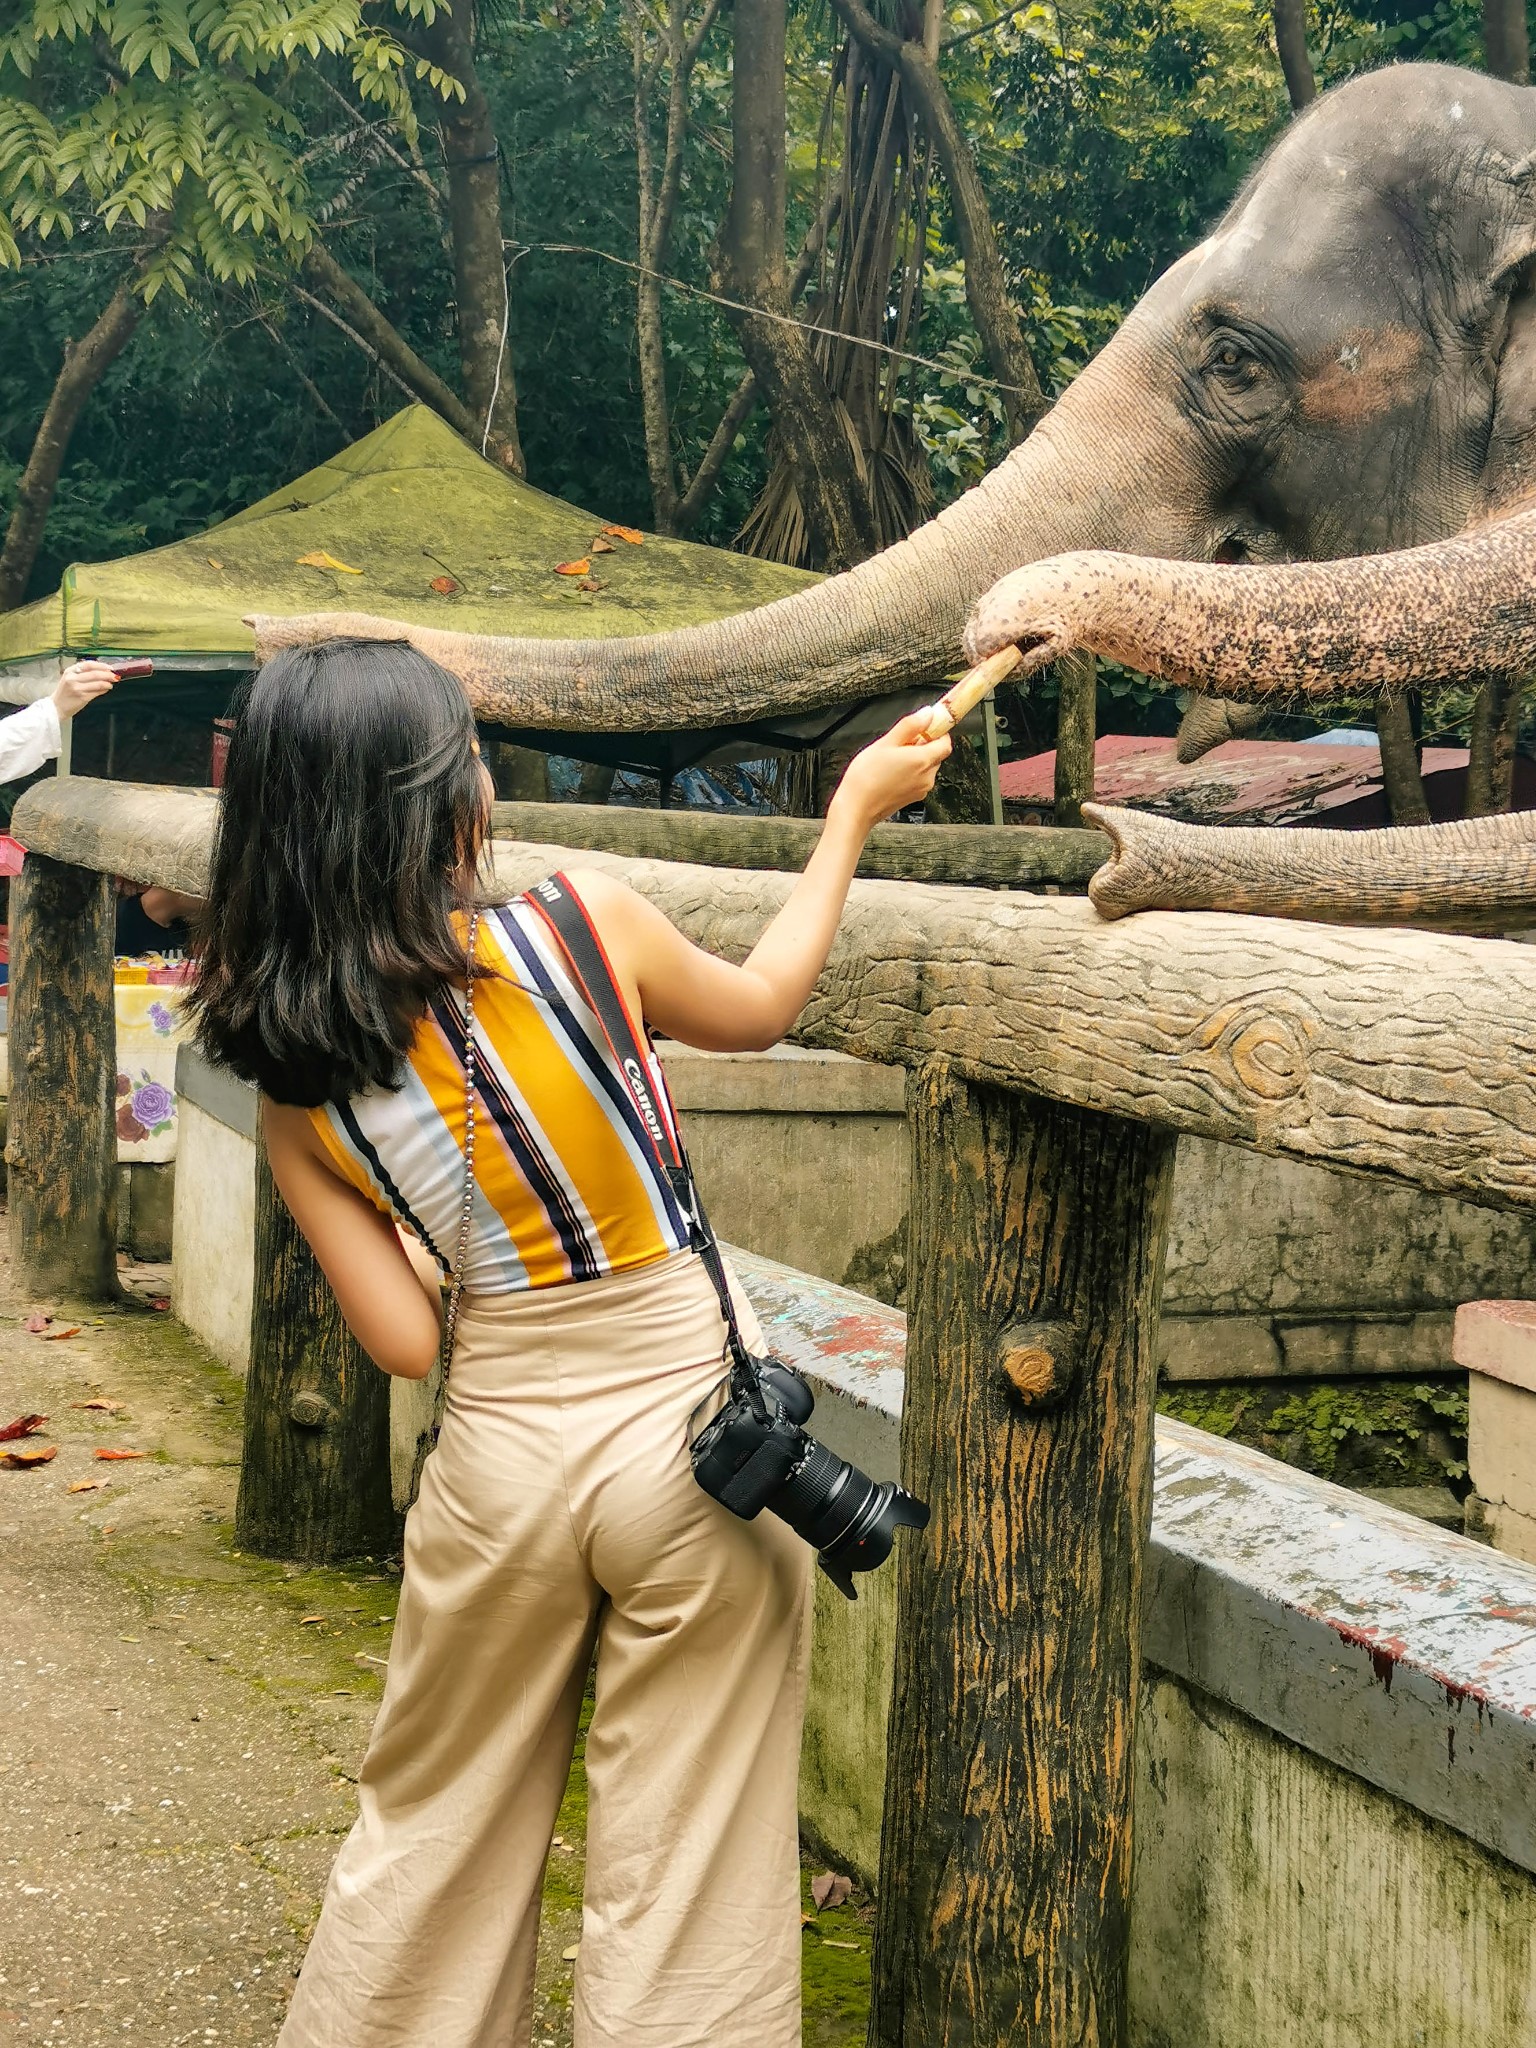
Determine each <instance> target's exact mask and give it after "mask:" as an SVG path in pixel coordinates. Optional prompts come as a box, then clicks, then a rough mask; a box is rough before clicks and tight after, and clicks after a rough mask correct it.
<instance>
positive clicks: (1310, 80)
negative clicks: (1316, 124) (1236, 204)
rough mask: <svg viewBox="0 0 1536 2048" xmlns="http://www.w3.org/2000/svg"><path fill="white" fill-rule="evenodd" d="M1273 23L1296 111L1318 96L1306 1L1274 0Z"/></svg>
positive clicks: (1295, 112) (1287, 88) (1298, 111)
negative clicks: (1309, 44)
mask: <svg viewBox="0 0 1536 2048" xmlns="http://www.w3.org/2000/svg"><path fill="white" fill-rule="evenodd" d="M1522 4H1523V0H1522ZM1274 22H1275V50H1276V52H1277V54H1278V56H1279V58H1280V69H1281V70H1282V71H1283V72H1284V73H1285V89H1286V92H1287V93H1288V94H1289V95H1290V101H1291V112H1292V113H1293V114H1299V113H1300V112H1301V111H1302V109H1303V108H1304V107H1310V106H1311V104H1312V102H1313V101H1314V100H1315V99H1316V98H1317V78H1316V75H1315V74H1314V72H1313V70H1312V59H1311V58H1310V57H1309V56H1308V54H1307V0H1274Z"/></svg>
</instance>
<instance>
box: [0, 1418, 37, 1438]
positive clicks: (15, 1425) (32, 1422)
mask: <svg viewBox="0 0 1536 2048" xmlns="http://www.w3.org/2000/svg"><path fill="white" fill-rule="evenodd" d="M47 1420H48V1418H47V1416H46V1415H18V1416H17V1418H16V1420H15V1421H14V1422H8V1423H7V1424H6V1425H5V1427H4V1429H0V1444H12V1443H14V1442H15V1441H16V1439H17V1437H19V1436H35V1435H36V1434H37V1432H38V1430H40V1429H41V1428H42V1426H43V1424H44V1423H45V1422H46V1421H47Z"/></svg>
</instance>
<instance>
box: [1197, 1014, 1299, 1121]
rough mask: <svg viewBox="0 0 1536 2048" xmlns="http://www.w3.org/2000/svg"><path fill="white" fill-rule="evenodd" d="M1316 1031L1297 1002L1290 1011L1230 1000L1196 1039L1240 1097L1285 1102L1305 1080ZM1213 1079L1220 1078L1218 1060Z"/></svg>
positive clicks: (1210, 1018) (1296, 1091) (1297, 1091)
mask: <svg viewBox="0 0 1536 2048" xmlns="http://www.w3.org/2000/svg"><path fill="white" fill-rule="evenodd" d="M1315 1033H1316V1024H1315V1021H1314V1019H1313V1018H1312V1017H1311V1016H1310V1015H1308V1014H1307V1013H1306V1012H1305V1010H1303V1009H1301V1008H1300V1007H1299V1006H1298V1007H1297V1008H1296V1009H1295V1010H1294V1011H1292V1010H1290V1009H1284V1010H1282V1009H1276V1008H1270V1007H1267V1006H1266V1007H1264V1008H1260V1007H1259V1005H1258V1004H1257V1003H1251V1002H1243V1003H1231V1004H1227V1005H1226V1006H1224V1007H1223V1008H1222V1009H1220V1010H1218V1011H1217V1012H1216V1013H1215V1015H1214V1016H1212V1017H1209V1018H1208V1019H1207V1020H1206V1022H1205V1025H1204V1026H1203V1028H1202V1029H1201V1030H1200V1031H1199V1032H1198V1033H1197V1034H1196V1043H1197V1044H1198V1046H1199V1047H1200V1049H1201V1050H1202V1051H1209V1052H1211V1053H1214V1054H1215V1055H1216V1058H1217V1061H1218V1062H1224V1063H1225V1065H1226V1067H1227V1069H1228V1071H1229V1074H1230V1078H1231V1080H1232V1081H1233V1082H1235V1083H1236V1086H1237V1089H1238V1091H1239V1093H1240V1095H1241V1096H1254V1095H1256V1096H1258V1097H1259V1099H1260V1101H1262V1102H1284V1101H1286V1100H1287V1099H1288V1098H1289V1097H1290V1096H1293V1095H1300V1094H1301V1092H1302V1090H1303V1089H1304V1088H1305V1087H1306V1085H1307V1077H1308V1074H1309V1072H1310V1069H1311V1043H1312V1039H1313V1037H1314V1036H1315ZM1215 1078H1217V1079H1220V1078H1222V1075H1221V1066H1220V1064H1218V1065H1217V1067H1216V1073H1215Z"/></svg>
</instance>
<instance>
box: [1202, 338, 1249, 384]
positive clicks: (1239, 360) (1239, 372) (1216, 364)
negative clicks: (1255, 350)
mask: <svg viewBox="0 0 1536 2048" xmlns="http://www.w3.org/2000/svg"><path fill="white" fill-rule="evenodd" d="M1205 366H1206V368H1207V369H1208V370H1214V371H1215V372H1216V374H1217V375H1218V376H1219V377H1240V376H1244V375H1248V374H1251V372H1252V371H1253V370H1254V369H1255V368H1256V367H1257V366H1256V364H1255V362H1254V359H1253V357H1252V356H1251V355H1250V354H1249V353H1248V351H1247V350H1246V349H1245V348H1243V347H1242V346H1241V345H1240V344H1239V343H1237V342H1235V341H1230V340H1222V341H1218V342H1217V344H1216V346H1215V347H1214V348H1213V349H1212V350H1211V352H1210V354H1209V355H1208V356H1207V357H1206V364H1205Z"/></svg>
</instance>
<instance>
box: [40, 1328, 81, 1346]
mask: <svg viewBox="0 0 1536 2048" xmlns="http://www.w3.org/2000/svg"><path fill="white" fill-rule="evenodd" d="M37 1334H38V1335H39V1337H41V1338H42V1340H43V1342H44V1343H45V1344H49V1343H54V1344H56V1343H57V1342H58V1341H59V1339H60V1338H61V1337H78V1336H79V1334H80V1325H79V1324H78V1323H55V1324H54V1326H53V1328H52V1329H51V1330H39V1331H38V1333H37Z"/></svg>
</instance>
